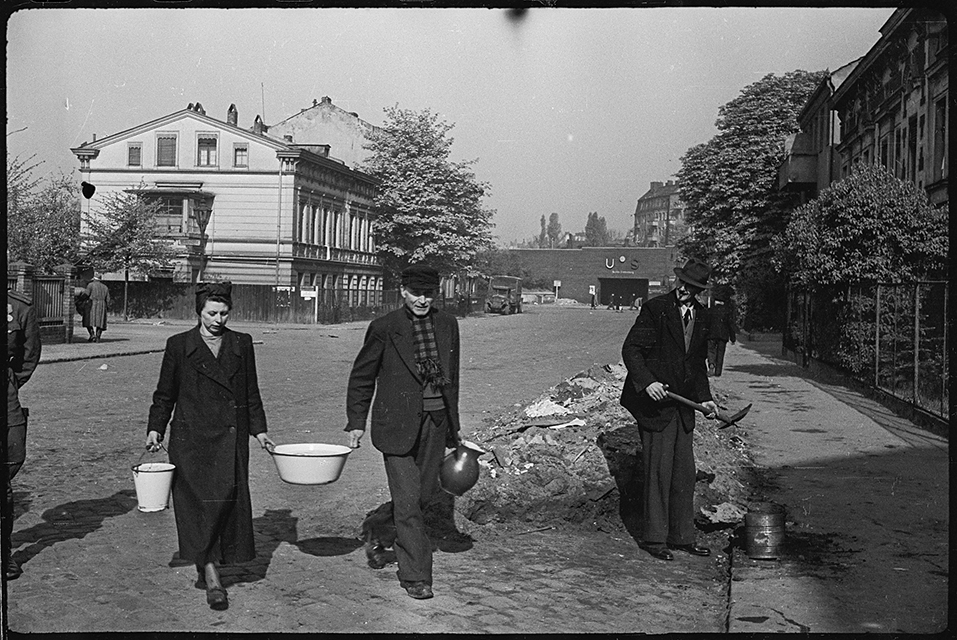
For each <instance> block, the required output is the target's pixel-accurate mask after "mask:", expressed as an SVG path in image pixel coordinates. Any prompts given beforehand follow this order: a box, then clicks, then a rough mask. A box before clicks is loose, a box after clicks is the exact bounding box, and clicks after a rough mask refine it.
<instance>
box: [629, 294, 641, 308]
mask: <svg viewBox="0 0 957 640" xmlns="http://www.w3.org/2000/svg"><path fill="white" fill-rule="evenodd" d="M630 310H632V311H638V312H641V296H635V297H634V298H633V299H632V301H631V307H630Z"/></svg>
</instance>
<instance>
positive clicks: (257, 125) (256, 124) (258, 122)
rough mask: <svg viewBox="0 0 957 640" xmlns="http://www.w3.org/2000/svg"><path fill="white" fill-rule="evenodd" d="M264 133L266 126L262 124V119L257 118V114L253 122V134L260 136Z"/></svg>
mask: <svg viewBox="0 0 957 640" xmlns="http://www.w3.org/2000/svg"><path fill="white" fill-rule="evenodd" d="M265 132H266V125H265V124H264V123H263V119H262V118H261V117H259V114H258V113H257V114H256V119H255V120H253V133H255V134H258V135H262V134H263V133H265Z"/></svg>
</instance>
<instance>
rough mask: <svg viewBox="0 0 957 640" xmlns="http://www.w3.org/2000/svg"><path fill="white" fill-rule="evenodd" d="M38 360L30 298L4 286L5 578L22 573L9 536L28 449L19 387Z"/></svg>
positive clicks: (37, 333)
mask: <svg viewBox="0 0 957 640" xmlns="http://www.w3.org/2000/svg"><path fill="white" fill-rule="evenodd" d="M39 362H40V325H39V323H38V322H37V313H36V309H34V308H33V304H32V303H31V301H30V299H29V298H28V297H26V296H25V295H23V294H22V293H20V292H19V291H11V290H10V289H7V422H6V433H5V434H3V437H4V438H5V439H6V459H5V460H4V463H5V465H6V467H7V468H6V473H5V474H4V481H5V483H6V485H7V486H6V494H7V500H6V508H5V510H4V513H3V532H2V543H3V571H4V573H5V574H6V577H7V580H16V579H17V578H19V577H20V574H21V573H23V570H22V569H20V567H19V565H17V563H16V562H15V561H14V559H13V553H12V551H13V550H12V548H11V544H10V538H11V537H12V535H13V477H14V476H15V475H17V472H18V471H19V470H20V467H21V466H22V465H23V461H24V460H25V459H26V452H27V409H26V408H25V407H22V406H20V393H19V390H20V387H22V386H23V385H24V384H26V382H27V380H29V379H30V376H32V375H33V372H34V370H35V369H36V368H37V363H39Z"/></svg>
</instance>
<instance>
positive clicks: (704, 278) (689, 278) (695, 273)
mask: <svg viewBox="0 0 957 640" xmlns="http://www.w3.org/2000/svg"><path fill="white" fill-rule="evenodd" d="M675 275H676V276H678V279H679V280H681V281H682V282H687V283H688V284H691V285H694V286H696V287H701V288H702V289H707V288H708V276H709V275H711V267H709V266H708V265H706V264H705V263H704V262H702V261H701V260H698V259H697V258H691V259H690V260H688V261H687V262H686V263H685V266H684V267H682V268H679V267H675Z"/></svg>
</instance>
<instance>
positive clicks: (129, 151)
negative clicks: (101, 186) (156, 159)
mask: <svg viewBox="0 0 957 640" xmlns="http://www.w3.org/2000/svg"><path fill="white" fill-rule="evenodd" d="M126 158H127V160H126V164H127V166H129V167H141V166H143V144H142V143H140V142H130V143H129V144H127V145H126Z"/></svg>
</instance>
